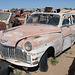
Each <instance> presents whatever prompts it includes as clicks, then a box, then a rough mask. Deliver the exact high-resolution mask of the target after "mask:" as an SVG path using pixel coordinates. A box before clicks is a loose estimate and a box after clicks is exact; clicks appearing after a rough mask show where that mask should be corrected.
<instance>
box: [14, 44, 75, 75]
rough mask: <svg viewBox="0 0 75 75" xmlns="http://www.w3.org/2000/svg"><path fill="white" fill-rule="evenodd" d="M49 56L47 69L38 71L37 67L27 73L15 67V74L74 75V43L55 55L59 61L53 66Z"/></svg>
mask: <svg viewBox="0 0 75 75" xmlns="http://www.w3.org/2000/svg"><path fill="white" fill-rule="evenodd" d="M50 60H51V58H49V59H48V71H47V72H40V70H39V69H38V67H36V68H34V69H31V70H33V71H32V72H30V73H29V74H26V73H25V71H23V70H20V69H15V70H14V74H15V75H75V45H73V46H72V47H71V48H70V49H68V50H67V51H65V52H64V53H62V54H61V55H60V56H58V57H57V60H58V61H59V62H58V63H57V64H56V65H55V66H53V65H52V64H51V62H50Z"/></svg>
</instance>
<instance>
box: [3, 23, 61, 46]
mask: <svg viewBox="0 0 75 75" xmlns="http://www.w3.org/2000/svg"><path fill="white" fill-rule="evenodd" d="M13 29H14V30H13ZM9 30H10V31H8V32H6V33H5V34H4V36H3V37H2V39H3V40H7V41H8V42H9V45H10V46H14V45H15V44H16V42H17V41H18V40H20V39H22V38H25V37H30V36H32V37H33V38H34V39H37V38H39V37H42V36H43V34H45V36H44V37H48V38H47V39H46V40H42V41H43V42H44V41H47V42H49V40H53V39H54V38H56V37H57V38H58V37H59V36H55V34H50V33H53V32H58V31H60V30H59V27H56V26H50V25H43V24H40V25H39V24H35V25H34V24H27V25H22V26H18V27H15V28H12V29H9ZM50 37H51V38H50ZM27 40H29V39H27ZM24 41H25V40H24ZM24 41H23V42H24ZM29 41H31V40H29ZM32 41H33V40H32ZM32 41H31V42H32ZM43 42H42V43H43ZM35 43H36V42H35V41H34V43H33V45H34V46H35V45H36V44H37V45H40V44H41V41H37V43H36V44H35ZM39 43H40V44H39ZM21 45H23V44H21Z"/></svg>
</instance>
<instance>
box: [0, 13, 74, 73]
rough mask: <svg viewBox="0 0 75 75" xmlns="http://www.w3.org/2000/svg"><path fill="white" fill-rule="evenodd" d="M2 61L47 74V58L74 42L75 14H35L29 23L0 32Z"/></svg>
mask: <svg viewBox="0 0 75 75" xmlns="http://www.w3.org/2000/svg"><path fill="white" fill-rule="evenodd" d="M0 34H1V37H0V44H1V50H0V51H1V58H0V59H2V60H6V61H8V62H10V63H12V64H15V65H18V66H22V67H25V69H26V70H27V69H28V68H30V67H36V66H38V65H39V68H40V70H41V71H44V72H45V71H47V70H48V65H47V57H48V56H57V55H58V54H60V53H61V52H63V51H64V50H65V49H67V48H69V47H71V46H72V45H73V44H74V42H75V14H68V13H46V12H39V13H37V12H36V13H33V14H32V15H31V16H30V17H29V19H28V20H27V22H26V24H24V25H22V26H17V27H14V28H11V29H8V30H5V31H3V32H2V31H1V33H0Z"/></svg>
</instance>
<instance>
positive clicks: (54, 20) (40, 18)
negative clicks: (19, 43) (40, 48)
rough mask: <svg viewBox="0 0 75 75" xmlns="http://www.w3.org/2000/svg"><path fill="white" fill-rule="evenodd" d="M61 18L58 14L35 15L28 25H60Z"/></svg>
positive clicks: (31, 17)
mask: <svg viewBox="0 0 75 75" xmlns="http://www.w3.org/2000/svg"><path fill="white" fill-rule="evenodd" d="M59 19H60V16H59V15H56V14H33V15H31V16H30V17H29V19H28V20H27V22H26V23H39V24H48V25H58V24H59Z"/></svg>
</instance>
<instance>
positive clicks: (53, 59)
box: [50, 58, 59, 66]
mask: <svg viewBox="0 0 75 75" xmlns="http://www.w3.org/2000/svg"><path fill="white" fill-rule="evenodd" d="M50 62H51V64H52V65H53V66H55V65H56V64H57V63H58V62H59V61H58V60H57V59H56V58H52V59H51V61H50Z"/></svg>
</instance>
